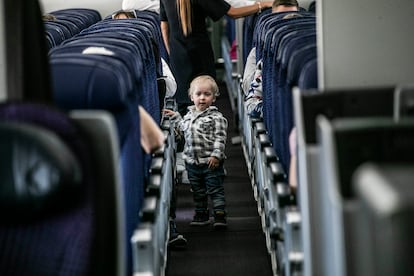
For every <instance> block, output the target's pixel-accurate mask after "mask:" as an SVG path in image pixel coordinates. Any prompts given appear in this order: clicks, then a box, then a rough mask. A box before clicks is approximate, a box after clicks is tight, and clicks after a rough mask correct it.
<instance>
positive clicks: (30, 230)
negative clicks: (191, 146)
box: [0, 103, 126, 275]
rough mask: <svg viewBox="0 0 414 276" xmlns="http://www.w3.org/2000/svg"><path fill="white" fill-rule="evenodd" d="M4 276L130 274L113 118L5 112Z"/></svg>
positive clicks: (0, 261)
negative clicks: (124, 246)
mask: <svg viewBox="0 0 414 276" xmlns="http://www.w3.org/2000/svg"><path fill="white" fill-rule="evenodd" d="M0 118H1V119H0V121H1V122H0V132H1V135H0V137H1V140H2V143H1V146H0V147H1V152H2V154H1V159H0V160H1V164H2V166H1V170H0V174H1V178H2V179H3V180H4V183H3V185H2V188H1V189H0V198H1V200H0V202H1V203H0V204H1V210H2V215H1V216H2V221H1V225H0V232H1V233H0V244H1V247H2V254H0V273H1V274H2V275H34V274H36V275H73V274H76V275H125V268H126V266H125V257H124V256H125V255H124V252H125V250H124V249H123V245H124V244H125V243H120V241H121V240H122V239H123V237H124V233H123V231H122V229H123V228H124V225H123V224H124V221H123V220H122V216H121V214H122V213H123V205H122V195H121V184H120V180H119V171H118V167H117V165H116V156H117V154H118V153H117V148H116V147H115V146H114V142H115V143H116V132H115V129H114V122H113V119H112V117H110V116H109V115H108V114H106V113H105V114H103V113H98V114H97V113H93V114H90V113H88V114H87V113H76V114H73V119H71V118H69V117H68V116H67V115H66V114H64V113H62V112H59V111H57V110H55V109H53V108H48V107H46V106H44V105H35V104H28V103H17V104H7V103H4V104H2V105H1V106H0Z"/></svg>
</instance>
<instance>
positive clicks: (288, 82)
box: [227, 12, 414, 275]
mask: <svg viewBox="0 0 414 276" xmlns="http://www.w3.org/2000/svg"><path fill="white" fill-rule="evenodd" d="M299 14H300V16H295V17H290V18H283V16H284V14H280V15H279V14H278V15H275V14H271V13H270V12H263V13H262V14H260V15H255V16H250V17H248V18H246V19H245V20H244V22H243V35H244V36H243V53H244V55H243V59H244V62H246V60H247V54H248V53H249V51H250V50H251V49H252V48H253V47H255V49H256V50H255V52H256V60H257V61H259V60H262V61H263V70H262V80H263V83H262V89H263V118H256V117H251V116H249V114H247V110H246V107H245V103H244V95H245V94H246V93H245V91H244V92H243V91H242V90H243V87H242V85H240V87H238V89H239V91H238V92H236V93H235V95H236V102H237V116H238V117H239V118H240V122H239V124H240V125H239V128H240V132H241V134H242V137H241V138H242V139H241V140H242V144H243V149H244V153H245V158H246V162H247V166H248V169H249V174H250V176H251V180H252V187H253V191H254V195H255V198H256V200H257V204H258V206H257V207H258V212H259V214H260V215H261V218H262V228H263V231H264V234H265V236H266V241H267V247H268V251H269V254H270V256H271V260H272V265H273V270H274V274H275V275H293V274H294V275H394V274H395V275H400V274H401V275H409V274H410V273H412V268H411V267H412V266H411V265H410V264H409V263H408V262H407V261H406V259H401V260H400V261H396V260H395V258H393V257H392V254H397V255H398V256H405V255H410V254H411V253H410V252H411V251H410V250H411V249H410V248H408V247H401V246H400V244H401V243H404V242H405V241H410V240H411V239H410V237H407V236H405V235H395V236H394V235H392V234H391V232H390V231H398V232H399V231H403V232H404V231H409V229H410V223H409V221H410V219H412V210H411V207H409V206H406V205H405V202H407V200H409V198H410V196H407V195H408V194H409V193H410V190H411V188H409V187H408V186H407V184H408V183H409V177H410V176H411V175H412V171H413V170H412V169H413V168H414V167H413V165H414V164H413V162H412V161H413V160H412V149H413V146H414V144H413V143H412V142H408V141H412V140H411V139H412V137H411V136H412V132H413V127H414V125H413V122H412V121H410V120H408V119H406V118H405V117H406V116H407V115H412V114H413V113H412V106H411V104H410V102H411V100H410V99H412V97H413V95H414V94H413V92H414V89H413V87H408V88H407V87H402V88H395V87H376V88H371V89H370V88H360V89H358V88H356V89H348V90H342V91H339V90H338V91H319V90H317V87H318V78H317V62H318V60H317V55H316V54H317V51H316V49H317V48H316V47H317V46H316V24H315V19H316V18H315V14H313V13H307V12H299ZM227 69H230V70H234V67H231V66H227ZM235 75H237V74H235V73H234V71H232V76H233V77H234V76H235ZM228 87H231V88H233V87H237V86H235V85H233V83H231V84H230V85H228ZM409 106H411V107H409ZM410 110H411V111H410ZM403 114H405V116H404V115H403ZM361 117H363V118H361ZM294 127H296V138H295V139H294V140H292V141H291V142H293V143H292V144H293V145H294V147H293V148H296V150H295V152H293V154H294V155H295V158H296V159H295V160H296V161H295V166H296V168H297V173H296V174H295V175H294V178H296V179H297V190H292V189H291V187H290V186H289V184H288V179H289V176H290V175H289V173H290V172H289V168H290V165H291V164H290V161H291V160H290V158H291V152H290V149H289V142H290V141H289V134H290V132H291V130H292V129H293V128H294ZM396 141H401V145H399V146H397V145H396V143H397V142H396ZM402 141H405V142H402ZM368 163H369V164H368ZM410 171H411V172H410ZM396 173H401V175H400V176H397V175H396ZM372 177H375V178H372ZM380 183H383V184H384V185H387V186H386V187H387V191H390V192H391V191H393V193H394V194H395V195H397V194H398V195H399V199H398V202H400V200H401V204H403V205H404V207H402V206H401V205H399V204H400V203H398V207H396V206H394V205H393V207H391V206H388V207H390V208H389V209H387V212H389V213H388V215H387V216H384V215H381V213H380V212H381V211H380V210H379V209H381V207H380V206H381V203H380V202H381V200H379V198H375V197H374V196H372V194H375V195H378V196H379V197H381V196H385V195H383V194H381V193H380V192H377V191H376V189H378V186H379V185H380ZM366 185H367V186H368V187H369V188H366ZM379 194H381V196H380V195H379ZM385 198H387V199H386V200H388V199H390V198H391V196H385ZM385 198H384V200H385ZM384 208H385V207H384ZM391 217H392V218H397V217H398V219H397V220H395V221H393V219H391ZM381 226H385V227H386V229H381ZM391 229H393V230H391ZM397 229H398V230H397ZM370 233H375V234H374V235H370ZM399 233H401V232H399ZM376 243H378V244H381V246H384V248H387V250H389V251H388V252H384V250H382V249H379V247H377V246H376V245H375V244H376ZM391 252H393V253H391ZM367 256H370V257H367ZM371 256H372V257H371Z"/></svg>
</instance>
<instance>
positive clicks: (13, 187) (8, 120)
mask: <svg viewBox="0 0 414 276" xmlns="http://www.w3.org/2000/svg"><path fill="white" fill-rule="evenodd" d="M62 12H63V11H62ZM53 14H56V17H59V14H60V11H57V12H54V13H53ZM79 15H80V14H79ZM75 17H76V16H75ZM160 37H161V35H160V29H159V22H158V16H157V15H156V14H154V13H151V12H148V13H146V12H141V13H139V16H138V18H137V19H133V20H132V19H131V20H112V19H104V20H98V21H96V22H95V23H93V24H90V25H89V26H88V27H84V28H83V29H82V30H81V31H80V32H79V33H78V34H74V35H73V36H71V37H67V38H65V39H64V40H63V41H62V42H61V43H60V44H59V45H55V46H54V47H52V48H50V50H49V56H48V57H49V67H50V79H51V84H52V92H53V93H52V96H53V99H51V102H53V104H54V105H55V107H50V106H46V105H41V104H31V103H27V104H26V103H21V104H20V103H18V104H10V105H9V104H7V105H5V104H4V105H2V106H1V108H0V113H1V114H2V115H1V117H2V118H3V120H2V122H1V123H0V125H1V127H0V129H2V131H3V129H4V132H2V133H4V135H2V138H4V139H6V140H8V143H4V144H2V152H4V153H5V154H4V155H2V163H4V164H13V165H8V166H5V167H4V168H5V169H4V170H3V171H2V172H1V174H2V175H1V176H2V179H10V181H9V182H8V185H9V186H8V187H7V188H6V189H3V190H1V192H0V197H1V198H2V199H5V200H4V201H3V200H2V204H5V205H2V207H5V208H6V207H7V206H9V207H10V208H11V210H15V211H16V214H17V213H18V214H22V217H17V218H16V217H15V216H11V215H9V218H8V220H7V222H6V223H2V225H1V227H0V231H1V235H0V236H1V238H0V244H2V248H3V249H4V250H5V252H12V254H7V255H8V256H9V257H8V258H3V257H2V258H0V271H2V274H5V275H23V274H39V275H56V274H61V275H73V274H76V275H98V274H104V275H131V274H133V273H135V274H137V275H140V274H143V275H162V274H164V270H165V266H166V256H167V254H166V247H167V240H168V233H169V229H168V227H169V223H168V222H169V202H170V195H171V187H172V186H171V185H172V183H173V181H174V175H175V174H174V165H173V164H174V162H175V141H174V136H173V135H171V129H170V128H171V127H170V125H169V122H168V120H161V104H163V103H164V99H160V98H159V96H158V95H159V93H158V85H157V76H158V74H159V70H160V67H161V66H160V56H159V55H157V52H159V49H155V48H154V47H160V45H161V44H160V43H161V40H160ZM144 70H145V71H144ZM161 100H162V102H161V104H160V101H161ZM139 105H141V106H143V107H144V109H146V110H147V111H148V113H149V114H150V115H151V116H152V118H153V119H154V121H155V122H156V123H158V124H159V125H160V127H161V128H162V130H163V133H164V136H165V137H166V141H165V144H164V146H163V147H162V148H161V149H160V150H158V151H157V152H156V153H154V154H146V153H145V152H144V151H143V149H142V147H141V145H140V141H141V139H140V136H141V128H140V127H141V126H140V113H139V111H138V106H139ZM3 125H4V126H3ZM144 131H145V130H144ZM6 140H5V141H6ZM7 148H10V150H7V151H6V149H7ZM6 157H7V158H6ZM22 196H23V197H22ZM6 199H7V200H6ZM16 221H17V223H16ZM26 246H28V247H29V249H28V250H17V249H16V248H24V247H26ZM52 247H53V249H52ZM19 251H21V252H20V253H19ZM13 252H14V253H13ZM23 264H24V265H23ZM3 272H4V273H3Z"/></svg>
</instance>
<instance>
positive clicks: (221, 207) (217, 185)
mask: <svg viewBox="0 0 414 276" xmlns="http://www.w3.org/2000/svg"><path fill="white" fill-rule="evenodd" d="M223 180H224V168H223V164H221V165H220V166H219V167H218V168H216V169H214V170H211V169H207V172H206V177H205V183H206V187H207V194H208V195H209V196H210V198H211V201H212V203H213V210H214V224H213V225H214V228H220V227H223V228H224V227H226V226H227V221H226V216H227V214H226V199H225V195H224V185H223Z"/></svg>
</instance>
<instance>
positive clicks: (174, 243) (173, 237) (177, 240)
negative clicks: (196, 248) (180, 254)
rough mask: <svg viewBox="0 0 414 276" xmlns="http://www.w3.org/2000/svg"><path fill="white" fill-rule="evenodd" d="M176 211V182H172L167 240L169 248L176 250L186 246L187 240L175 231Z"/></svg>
mask: <svg viewBox="0 0 414 276" xmlns="http://www.w3.org/2000/svg"><path fill="white" fill-rule="evenodd" d="M176 209H177V188H176V180H173V183H172V192H171V200H170V219H169V227H170V237H169V240H168V247H169V248H177V247H183V246H186V245H187V240H186V239H185V238H184V236H183V235H181V234H180V233H179V232H178V231H177V225H176V223H175V218H176Z"/></svg>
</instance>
